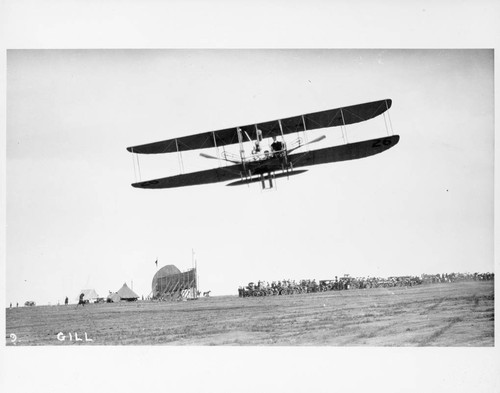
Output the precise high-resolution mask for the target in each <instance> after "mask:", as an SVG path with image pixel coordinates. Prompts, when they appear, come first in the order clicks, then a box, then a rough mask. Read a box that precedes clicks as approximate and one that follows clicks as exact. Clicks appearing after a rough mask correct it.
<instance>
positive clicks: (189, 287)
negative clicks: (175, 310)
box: [151, 265, 198, 300]
mask: <svg viewBox="0 0 500 393" xmlns="http://www.w3.org/2000/svg"><path fill="white" fill-rule="evenodd" d="M151 288H152V295H151V297H152V298H153V299H155V300H179V299H182V298H184V299H196V298H198V280H197V272H196V268H191V269H189V270H187V271H185V272H181V271H180V270H179V269H178V268H177V267H176V266H175V265H166V266H163V267H162V268H161V269H159V270H158V271H157V272H156V274H155V275H154V277H153V282H152V283H151Z"/></svg>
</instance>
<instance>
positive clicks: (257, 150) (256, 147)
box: [252, 141, 260, 160]
mask: <svg viewBox="0 0 500 393" xmlns="http://www.w3.org/2000/svg"><path fill="white" fill-rule="evenodd" d="M259 153H260V143H259V141H256V142H255V145H254V147H253V149H252V155H253V156H254V159H255V160H256V159H257V156H258V154H259Z"/></svg>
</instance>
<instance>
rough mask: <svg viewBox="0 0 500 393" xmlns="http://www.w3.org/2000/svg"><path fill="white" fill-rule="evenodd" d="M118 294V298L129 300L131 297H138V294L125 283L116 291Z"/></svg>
mask: <svg viewBox="0 0 500 393" xmlns="http://www.w3.org/2000/svg"><path fill="white" fill-rule="evenodd" d="M116 293H117V294H118V296H120V299H123V300H131V299H138V298H139V295H138V294H137V293H135V292H134V291H132V290H131V289H130V288H129V287H128V286H127V283H125V284H123V286H122V287H121V288H120V289H119V290H118V292H116Z"/></svg>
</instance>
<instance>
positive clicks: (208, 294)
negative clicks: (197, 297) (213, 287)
mask: <svg viewBox="0 0 500 393" xmlns="http://www.w3.org/2000/svg"><path fill="white" fill-rule="evenodd" d="M210 292H212V291H207V292H203V296H205V297H209V296H210Z"/></svg>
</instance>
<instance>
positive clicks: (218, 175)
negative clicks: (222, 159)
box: [132, 165, 241, 188]
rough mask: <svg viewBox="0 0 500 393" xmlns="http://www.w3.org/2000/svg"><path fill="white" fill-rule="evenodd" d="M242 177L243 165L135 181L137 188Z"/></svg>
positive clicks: (175, 185) (184, 184) (205, 182)
mask: <svg viewBox="0 0 500 393" xmlns="http://www.w3.org/2000/svg"><path fill="white" fill-rule="evenodd" d="M240 177H241V165H231V166H227V167H221V168H214V169H208V170H205V171H200V172H192V173H186V174H183V175H176V176H169V177H163V178H161V179H154V180H147V181H142V182H138V183H133V184H132V186H133V187H137V188H174V187H185V186H195V185H198V184H209V183H218V182H223V181H228V180H234V179H239V178H240Z"/></svg>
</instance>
